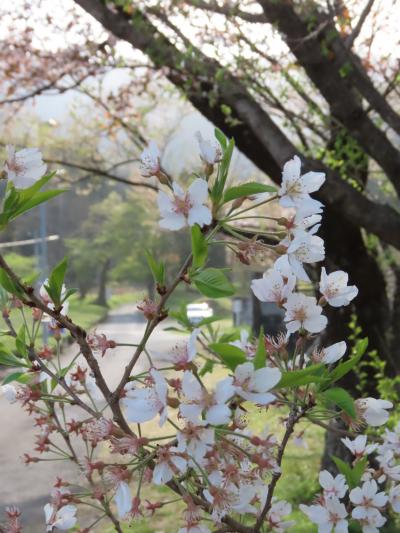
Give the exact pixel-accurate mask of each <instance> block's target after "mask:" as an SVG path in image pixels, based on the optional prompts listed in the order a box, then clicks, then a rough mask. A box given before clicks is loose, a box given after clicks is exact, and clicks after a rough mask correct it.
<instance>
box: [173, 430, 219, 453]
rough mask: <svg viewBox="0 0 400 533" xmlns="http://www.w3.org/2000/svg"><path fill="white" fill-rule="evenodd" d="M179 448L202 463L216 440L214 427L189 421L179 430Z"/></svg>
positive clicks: (177, 435) (177, 436)
mask: <svg viewBox="0 0 400 533" xmlns="http://www.w3.org/2000/svg"><path fill="white" fill-rule="evenodd" d="M176 438H177V441H178V445H177V449H178V450H179V451H180V452H186V453H187V454H188V455H189V456H191V457H193V458H194V460H195V461H196V462H197V463H201V462H202V461H203V459H204V456H205V455H206V453H207V451H209V450H210V449H211V447H212V445H213V444H214V442H215V435H214V429H213V428H211V427H204V426H196V425H194V424H192V423H191V422H188V423H187V424H186V426H185V427H183V428H182V429H181V430H180V431H178V432H177V434H176Z"/></svg>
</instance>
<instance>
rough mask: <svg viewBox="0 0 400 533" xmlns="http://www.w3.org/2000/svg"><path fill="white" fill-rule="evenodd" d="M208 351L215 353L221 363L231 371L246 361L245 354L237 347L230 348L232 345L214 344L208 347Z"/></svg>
mask: <svg viewBox="0 0 400 533" xmlns="http://www.w3.org/2000/svg"><path fill="white" fill-rule="evenodd" d="M209 348H210V350H212V351H213V352H215V353H216V354H217V355H219V357H220V358H221V359H222V361H223V362H224V363H225V364H226V366H227V367H228V368H230V369H231V370H235V368H236V367H237V366H238V365H240V364H242V363H245V362H246V361H247V357H246V354H245V353H244V352H243V351H242V350H241V349H240V348H238V347H237V346H232V344H228V343H222V342H214V343H212V344H210V345H209Z"/></svg>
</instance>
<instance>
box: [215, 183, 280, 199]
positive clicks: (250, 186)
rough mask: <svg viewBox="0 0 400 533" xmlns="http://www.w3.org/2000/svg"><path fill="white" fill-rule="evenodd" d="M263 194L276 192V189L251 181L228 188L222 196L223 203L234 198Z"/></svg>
mask: <svg viewBox="0 0 400 533" xmlns="http://www.w3.org/2000/svg"><path fill="white" fill-rule="evenodd" d="M263 192H277V188H276V187H272V185H265V184H264V183H257V182H255V181H251V182H249V183H244V184H243V185H238V186H237V187H230V188H229V189H227V190H226V191H225V194H224V203H226V202H230V201H232V200H235V199H236V198H242V197H243V196H253V195H254V194H259V193H263Z"/></svg>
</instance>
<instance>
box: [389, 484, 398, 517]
mask: <svg viewBox="0 0 400 533" xmlns="http://www.w3.org/2000/svg"><path fill="white" fill-rule="evenodd" d="M389 503H390V505H391V506H392V508H393V511H394V512H395V513H400V485H395V486H394V487H392V488H391V489H390V490H389Z"/></svg>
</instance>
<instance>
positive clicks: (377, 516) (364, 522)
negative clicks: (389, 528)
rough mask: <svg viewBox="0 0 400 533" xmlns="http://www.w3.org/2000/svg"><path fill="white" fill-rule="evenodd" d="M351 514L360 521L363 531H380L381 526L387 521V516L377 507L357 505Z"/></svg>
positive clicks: (376, 532) (373, 532) (377, 532)
mask: <svg viewBox="0 0 400 533" xmlns="http://www.w3.org/2000/svg"><path fill="white" fill-rule="evenodd" d="M351 516H352V518H354V519H356V520H358V521H359V522H360V524H361V529H362V533H379V528H381V527H382V526H383V525H384V524H385V522H386V518H385V517H384V516H382V515H381V513H380V512H379V511H378V509H375V507H369V508H367V507H356V508H355V509H353V512H352V513H351Z"/></svg>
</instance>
